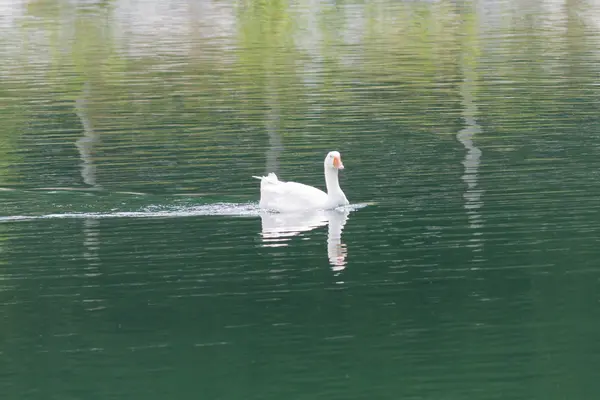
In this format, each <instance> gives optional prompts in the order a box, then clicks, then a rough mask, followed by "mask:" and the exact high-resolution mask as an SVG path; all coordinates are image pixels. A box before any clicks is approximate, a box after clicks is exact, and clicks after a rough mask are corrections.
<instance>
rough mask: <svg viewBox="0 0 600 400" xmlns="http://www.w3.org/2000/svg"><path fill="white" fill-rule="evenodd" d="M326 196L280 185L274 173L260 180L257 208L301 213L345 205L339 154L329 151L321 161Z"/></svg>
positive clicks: (298, 186) (304, 187) (301, 186)
mask: <svg viewBox="0 0 600 400" xmlns="http://www.w3.org/2000/svg"><path fill="white" fill-rule="evenodd" d="M323 164H324V167H325V184H326V186H327V193H325V192H324V191H322V190H319V189H317V188H315V187H312V186H308V185H304V184H302V183H297V182H283V181H280V180H279V179H277V175H275V174H274V173H273V172H271V173H270V174H268V175H267V176H254V177H253V178H256V179H260V181H261V182H260V204H259V205H260V208H262V209H265V210H272V211H279V212H290V211H300V210H315V209H320V210H330V209H333V208H336V207H339V206H345V205H348V204H349V203H348V199H347V198H346V195H345V194H344V192H343V191H342V189H341V188H340V183H339V181H338V170H340V169H344V164H342V157H341V155H340V153H339V152H337V151H331V152H329V153H328V154H327V157H325V161H324V163H323Z"/></svg>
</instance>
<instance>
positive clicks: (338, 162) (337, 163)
mask: <svg viewBox="0 0 600 400" xmlns="http://www.w3.org/2000/svg"><path fill="white" fill-rule="evenodd" d="M333 166H334V167H336V168H337V169H344V164H342V159H341V158H340V157H334V158H333Z"/></svg>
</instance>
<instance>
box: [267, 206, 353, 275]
mask: <svg viewBox="0 0 600 400" xmlns="http://www.w3.org/2000/svg"><path fill="white" fill-rule="evenodd" d="M349 214H350V211H349V210H347V209H343V208H339V209H335V210H310V211H305V212H301V213H269V212H266V211H263V212H261V213H260V218H261V221H262V240H263V246H264V247H282V246H287V245H288V244H289V241H290V240H291V239H292V238H293V237H294V236H297V235H299V234H301V233H303V232H308V231H311V230H313V229H316V228H318V227H321V226H325V225H327V226H328V231H327V256H328V258H329V263H330V264H331V266H332V270H333V271H336V272H337V271H341V270H343V269H344V268H345V267H346V257H347V255H348V251H347V249H346V245H345V244H343V243H342V230H343V229H344V225H346V221H348V215H349Z"/></svg>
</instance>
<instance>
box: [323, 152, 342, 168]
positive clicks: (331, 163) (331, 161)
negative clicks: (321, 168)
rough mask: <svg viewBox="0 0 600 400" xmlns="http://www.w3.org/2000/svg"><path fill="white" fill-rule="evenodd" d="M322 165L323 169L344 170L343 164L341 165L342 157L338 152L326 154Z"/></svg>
mask: <svg viewBox="0 0 600 400" xmlns="http://www.w3.org/2000/svg"><path fill="white" fill-rule="evenodd" d="M324 164H325V169H328V168H331V169H334V170H338V169H344V164H342V156H341V155H340V152H339V151H330V152H329V153H327V157H325V162H324Z"/></svg>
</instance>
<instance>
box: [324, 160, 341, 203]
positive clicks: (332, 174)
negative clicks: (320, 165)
mask: <svg viewBox="0 0 600 400" xmlns="http://www.w3.org/2000/svg"><path fill="white" fill-rule="evenodd" d="M325 185H326V186H327V194H328V195H329V197H331V196H335V195H337V194H338V193H340V192H342V188H340V182H339V180H338V170H337V169H335V168H331V167H325ZM342 193H343V192H342Z"/></svg>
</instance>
